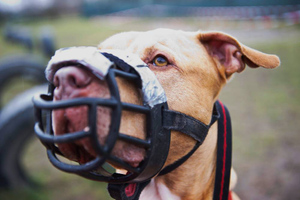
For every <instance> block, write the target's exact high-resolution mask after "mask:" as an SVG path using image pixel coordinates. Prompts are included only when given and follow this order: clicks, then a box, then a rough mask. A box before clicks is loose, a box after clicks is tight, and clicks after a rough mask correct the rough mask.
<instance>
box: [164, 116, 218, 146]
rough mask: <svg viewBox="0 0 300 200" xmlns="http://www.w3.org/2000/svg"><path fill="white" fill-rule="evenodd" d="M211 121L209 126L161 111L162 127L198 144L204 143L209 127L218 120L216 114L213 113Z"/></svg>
mask: <svg viewBox="0 0 300 200" xmlns="http://www.w3.org/2000/svg"><path fill="white" fill-rule="evenodd" d="M214 113H215V115H213V118H212V121H211V123H210V124H209V125H206V124H204V123H203V122H201V121H199V120H197V119H195V118H193V117H191V116H188V115H186V114H183V113H181V112H177V111H173V110H164V111H163V127H164V128H165V129H168V130H175V131H179V132H181V133H184V134H186V135H188V136H190V137H192V138H194V139H195V140H196V141H198V142H199V143H200V145H201V144H202V143H203V142H204V140H205V138H206V135H207V133H208V130H209V128H210V126H211V125H212V124H213V123H214V122H215V121H216V120H217V119H218V116H219V115H218V112H217V111H216V112H214Z"/></svg>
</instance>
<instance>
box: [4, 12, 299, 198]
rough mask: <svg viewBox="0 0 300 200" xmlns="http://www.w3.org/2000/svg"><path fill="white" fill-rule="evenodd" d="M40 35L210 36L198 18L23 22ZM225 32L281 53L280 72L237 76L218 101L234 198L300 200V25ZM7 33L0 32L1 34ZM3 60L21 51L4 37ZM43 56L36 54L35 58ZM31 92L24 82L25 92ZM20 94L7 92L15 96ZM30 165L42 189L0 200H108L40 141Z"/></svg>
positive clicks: (69, 41) (85, 40)
mask: <svg viewBox="0 0 300 200" xmlns="http://www.w3.org/2000/svg"><path fill="white" fill-rule="evenodd" d="M22 25H26V26H27V27H29V28H31V30H32V33H33V34H34V35H35V36H36V37H37V36H38V34H39V31H40V29H41V27H42V26H44V25H48V26H51V27H52V28H53V31H54V33H55V36H56V43H57V47H58V48H59V47H66V46H76V45H97V44H98V43H99V42H100V41H102V40H103V39H104V38H106V37H108V36H109V35H111V34H113V33H117V32H120V31H126V30H148V29H152V28H158V27H169V28H176V29H183V30H198V29H203V30H207V29H208V28H207V26H206V25H207V24H206V23H203V22H199V21H198V20H197V19H189V18H186V19H160V18H157V19H135V18H122V19H121V18H97V19H91V20H89V19H82V18H77V17H68V18H61V19H49V20H38V21H27V22H23V23H22ZM209 27H210V28H213V29H217V30H224V31H227V32H229V33H231V34H232V35H234V36H236V37H237V38H239V39H240V41H241V42H243V43H245V44H247V45H249V46H251V47H253V48H256V49H259V50H261V51H264V52H268V53H273V54H277V55H279V57H280V58H281V62H282V64H281V67H280V68H278V69H275V70H265V69H247V70H245V71H244V72H243V73H241V74H237V75H235V77H234V78H233V80H232V81H231V82H230V83H229V84H228V85H227V86H226V87H225V89H224V90H223V91H222V93H221V97H220V99H221V100H222V101H223V102H224V103H225V104H226V105H227V107H228V108H229V110H230V112H231V115H232V116H231V117H232V123H233V134H234V138H233V165H234V168H235V169H236V171H237V173H238V177H239V180H238V185H237V188H236V192H237V193H238V195H239V196H240V197H241V198H242V199H260V200H269V199H270V200H280V199H300V191H299V189H298V187H299V185H300V146H299V143H300V135H299V130H300V123H299V122H300V105H299V100H300V92H299V88H300V78H299V77H300V68H299V64H298V58H299V52H300V40H299V38H300V27H299V26H293V27H281V28H276V29H271V30H270V29H268V30H262V29H257V30H255V29H254V30H251V31H250V30H246V29H245V28H244V27H245V26H242V27H241V26H236V27H234V28H233V29H232V28H231V29H228V28H226V27H224V25H223V26H222V28H220V27H218V26H213V25H210V26H209ZM2 30H3V27H2V28H0V31H2ZM0 44H1V45H0V56H1V57H2V56H6V55H11V54H16V53H22V52H24V50H23V49H22V48H19V47H18V46H16V45H11V44H7V43H6V42H5V41H4V40H3V39H2V38H0ZM36 53H39V52H36ZM20 87H21V89H25V88H27V86H26V84H25V83H24V85H22V86H20ZM14 93H15V91H8V94H7V95H10V96H13V94H14ZM24 163H25V166H26V167H27V168H28V171H29V174H30V175H31V177H33V178H34V180H36V181H37V182H38V183H39V187H38V188H34V189H32V188H27V189H19V190H0V199H1V200H2V199H3V200H6V199H7V200H14V199H20V198H21V199H28V200H29V199H30V200H39V199H43V200H47V199H49V200H51V199H59V200H67V199H72V200H74V199H75V200H81V199H84V200H94V199H98V200H99V199H109V197H108V195H107V192H106V190H105V187H106V186H105V184H102V183H97V182H92V181H88V180H85V179H82V178H80V177H77V176H75V175H69V174H65V173H62V172H59V171H58V170H56V169H54V168H53V167H52V166H50V164H49V163H48V161H47V159H46V156H45V151H44V149H43V147H41V145H40V143H39V142H38V141H36V140H34V142H32V144H31V145H30V146H29V148H28V149H27V150H26V152H25V157H24Z"/></svg>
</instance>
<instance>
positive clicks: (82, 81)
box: [53, 66, 92, 99]
mask: <svg viewBox="0 0 300 200" xmlns="http://www.w3.org/2000/svg"><path fill="white" fill-rule="evenodd" d="M91 80H92V79H91V76H90V75H89V72H88V71H86V70H84V69H82V68H79V67H74V66H68V67H63V68H61V69H59V70H58V71H57V72H56V73H55V75H54V80H53V84H54V85H55V86H56V89H55V92H54V96H55V98H56V99H67V98H72V97H73V96H74V95H75V94H78V91H79V90H83V89H84V88H86V87H87V86H88V85H89V84H90V83H91ZM74 97H75V96H74Z"/></svg>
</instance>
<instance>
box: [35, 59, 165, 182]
mask: <svg viewBox="0 0 300 200" xmlns="http://www.w3.org/2000/svg"><path fill="white" fill-rule="evenodd" d="M114 63H115V65H114V67H111V68H110V69H109V70H108V73H107V75H106V76H105V81H106V82H107V84H108V87H109V90H110V94H111V97H110V98H109V99H104V98H75V99H70V100H62V101H55V102H54V101H53V91H54V89H55V88H54V86H53V85H52V84H50V85H49V91H48V94H42V95H39V96H35V97H34V98H33V102H34V105H35V113H36V118H37V122H36V125H35V132H36V135H37V136H38V138H39V139H40V140H41V141H42V143H43V144H44V146H45V147H46V148H47V154H48V158H49V160H50V162H51V163H52V164H53V165H54V166H55V167H56V168H58V169H60V170H62V171H65V172H69V173H75V174H78V175H80V176H83V177H85V178H88V179H92V180H97V181H104V182H110V183H128V182H142V181H145V180H148V179H150V178H152V177H153V176H155V175H156V174H157V173H158V172H159V171H160V170H161V168H162V167H163V165H164V163H165V160H166V158H167V155H168V151H169V144H170V130H167V129H164V128H163V124H162V123H163V122H162V110H163V109H167V103H166V102H164V103H160V104H156V105H154V106H153V107H152V106H151V107H150V106H148V105H144V106H141V105H135V104H130V103H124V102H121V100H120V95H119V89H118V85H117V82H116V77H118V76H119V77H122V78H124V79H127V80H131V81H133V82H135V83H137V87H141V77H140V75H139V74H138V73H137V72H135V70H126V69H125V70H124V68H123V69H122V66H119V65H118V64H116V63H118V62H114ZM75 106H87V107H88V127H89V130H83V131H79V132H74V133H65V134H64V135H59V136H56V135H54V133H53V129H52V117H51V116H52V111H53V110H56V109H65V108H70V107H75ZM97 106H103V107H108V108H110V109H111V123H110V129H109V134H108V135H107V138H106V140H105V144H103V145H101V144H100V142H99V140H98V136H97ZM122 110H128V111H132V112H137V113H143V114H145V116H146V126H147V128H146V129H147V133H146V139H145V140H142V139H138V138H135V137H131V136H128V135H126V133H120V132H119V128H120V122H121V116H122V115H121V113H122ZM83 138H90V141H91V143H92V147H93V149H94V150H95V152H96V153H97V157H96V158H95V159H94V160H92V161H90V162H87V163H85V164H81V165H73V164H67V163H65V162H63V161H61V160H60V159H59V157H58V156H57V155H62V153H61V152H60V150H59V149H58V147H57V144H59V143H72V142H74V141H76V140H80V139H83ZM118 140H122V141H126V142H128V143H131V144H134V145H136V146H139V147H142V148H144V149H145V150H146V155H145V158H144V160H143V161H142V162H141V163H140V164H139V166H138V167H132V166H131V165H129V164H128V163H126V162H124V161H123V160H121V159H119V158H117V157H116V156H113V155H112V154H111V152H112V150H113V148H114V146H115V144H116V142H117V141H118ZM106 162H109V163H110V164H113V165H117V166H121V167H122V168H124V169H125V170H127V171H128V172H127V174H126V175H123V174H118V173H112V172H109V170H107V169H105V168H106V167H105V165H106Z"/></svg>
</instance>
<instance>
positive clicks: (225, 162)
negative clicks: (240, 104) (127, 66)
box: [108, 101, 232, 200]
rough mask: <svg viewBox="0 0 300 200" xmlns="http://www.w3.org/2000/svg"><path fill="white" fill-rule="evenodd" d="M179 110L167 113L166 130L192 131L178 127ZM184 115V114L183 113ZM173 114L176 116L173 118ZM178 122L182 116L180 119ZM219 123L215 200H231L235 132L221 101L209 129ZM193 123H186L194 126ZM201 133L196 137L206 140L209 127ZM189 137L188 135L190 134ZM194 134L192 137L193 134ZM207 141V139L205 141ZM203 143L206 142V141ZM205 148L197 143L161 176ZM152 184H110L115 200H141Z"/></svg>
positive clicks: (217, 105)
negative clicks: (199, 148)
mask: <svg viewBox="0 0 300 200" xmlns="http://www.w3.org/2000/svg"><path fill="white" fill-rule="evenodd" d="M174 113H176V112H175V111H171V112H169V113H168V112H164V114H165V119H168V120H165V122H164V127H165V128H170V127H172V129H173V130H178V131H184V132H188V133H190V132H191V131H190V130H189V131H186V130H187V129H191V127H189V126H182V125H179V124H178V120H176V117H174V115H176V114H174ZM181 114H182V113H181ZM172 115H173V116H172ZM177 119H178V117H177ZM215 121H218V139H217V159H216V166H217V168H216V176H215V185H214V194H213V200H231V193H230V191H229V184H230V170H231V154H232V129H231V120H230V114H229V111H228V109H227V108H226V107H225V105H224V104H223V103H222V102H221V101H217V102H216V103H215V105H214V111H213V115H212V120H211V123H210V125H209V126H208V127H210V126H211V125H212V124H214V123H215ZM191 123H192V122H186V124H188V125H190V124H191ZM197 128H198V130H199V131H198V133H195V135H194V136H193V137H194V138H198V139H199V138H203V137H204V138H205V136H206V135H205V136H204V133H207V132H208V131H205V129H206V128H207V127H204V126H202V125H201V126H199V127H197ZM186 134H187V133H186ZM190 135H191V134H190ZM204 138H203V140H204ZM203 140H202V141H203ZM200 145H201V142H200V141H199V140H197V143H196V144H195V146H194V148H193V149H192V150H191V151H190V152H189V153H188V154H187V155H185V156H184V157H182V158H180V159H179V160H177V161H176V162H175V163H173V164H171V165H169V166H167V167H165V168H164V169H163V170H162V171H161V172H160V173H159V176H161V175H165V174H167V173H169V172H171V171H173V170H174V169H176V168H177V167H179V166H180V165H181V164H183V163H184V162H185V161H186V160H187V159H188V158H189V157H190V156H191V155H192V154H193V153H194V152H195V151H196V150H197V148H198V147H199V146H200ZM149 183H150V180H148V181H145V182H141V183H126V184H112V183H109V184H108V191H109V194H110V196H111V197H112V198H114V199H116V200H138V199H139V197H140V194H141V192H142V191H143V189H144V188H145V187H146V186H147V185H148V184H149Z"/></svg>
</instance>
